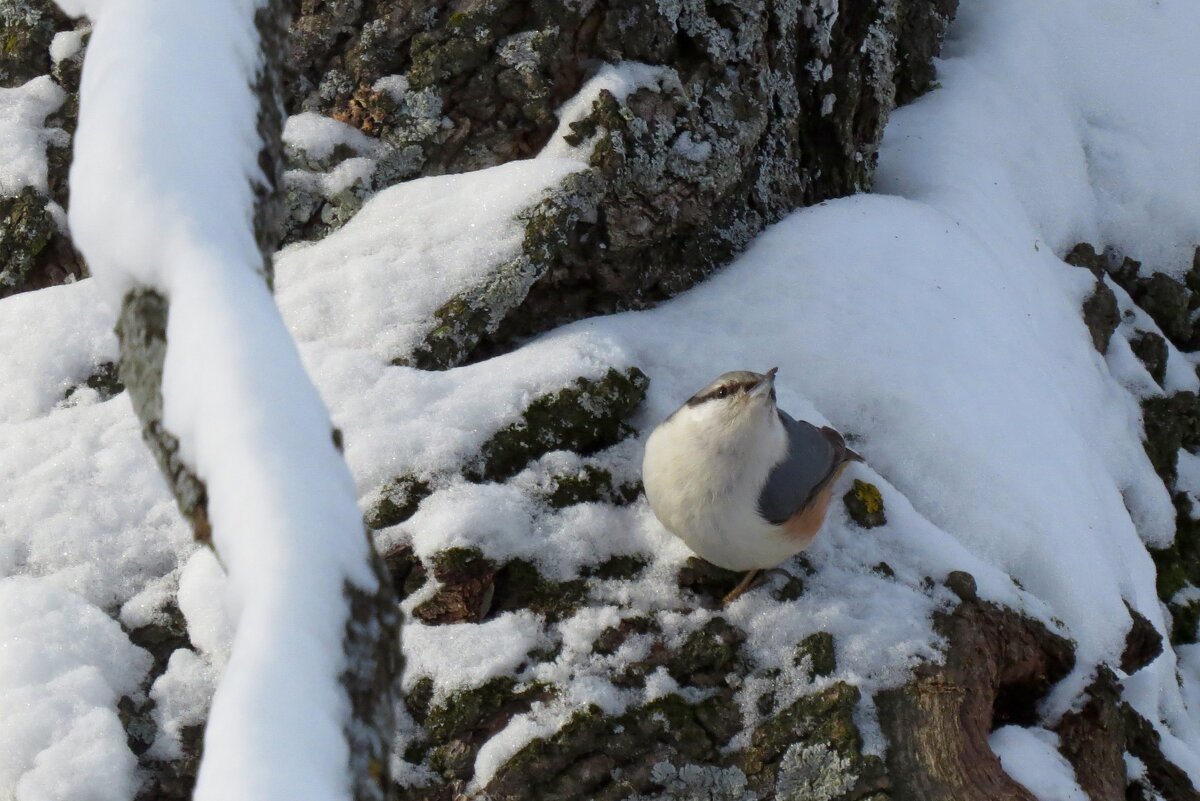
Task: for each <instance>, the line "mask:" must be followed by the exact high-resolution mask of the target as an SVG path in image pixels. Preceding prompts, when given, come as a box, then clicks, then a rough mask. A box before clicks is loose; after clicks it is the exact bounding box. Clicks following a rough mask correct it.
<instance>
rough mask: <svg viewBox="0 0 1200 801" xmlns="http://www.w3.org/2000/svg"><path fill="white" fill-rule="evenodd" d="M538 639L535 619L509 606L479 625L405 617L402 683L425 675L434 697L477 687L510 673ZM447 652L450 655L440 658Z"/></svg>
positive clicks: (538, 624)
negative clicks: (407, 621)
mask: <svg viewBox="0 0 1200 801" xmlns="http://www.w3.org/2000/svg"><path fill="white" fill-rule="evenodd" d="M543 644H544V640H543V638H542V635H541V621H540V619H539V618H538V616H536V615H532V614H530V613H528V612H509V613H507V614H504V615H500V616H499V617H496V618H494V619H492V620H489V621H487V622H485V623H481V624H479V625H473V624H470V623H457V624H452V625H448V626H424V625H421V624H420V623H411V624H409V625H407V626H405V628H404V655H405V659H406V660H407V663H408V664H407V667H406V669H405V680H404V683H405V689H411V687H412V685H413V684H415V683H416V681H417V680H418V679H420V678H422V677H426V676H428V677H429V678H431V679H432V680H433V681H434V684H435V687H436V689H437V691H438V693H439V695H437V696H435V697H439V698H440V697H445V695H447V694H449V693H451V692H454V691H455V690H464V689H469V688H471V687H478V686H479V685H481V684H483V683H484V682H486V681H487V680H489V679H493V678H496V677H497V676H503V675H506V674H509V673H512V672H513V670H515V669H516V668H517V667H518V666H519V665H521V664H522V663H523V662H524V661H525V658H526V657H527V656H528V654H529V652H530V651H532V650H533V649H535V648H537V647H538V646H540V645H543ZM448 654H454V658H453V659H446V658H445V657H446V656H447V655H448Z"/></svg>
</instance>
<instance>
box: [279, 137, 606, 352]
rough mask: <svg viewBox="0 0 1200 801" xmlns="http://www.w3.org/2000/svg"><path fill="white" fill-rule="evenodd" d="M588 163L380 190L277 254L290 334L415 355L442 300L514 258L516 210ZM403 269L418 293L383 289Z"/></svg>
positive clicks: (535, 164) (518, 234) (539, 165)
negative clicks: (316, 235) (326, 229)
mask: <svg viewBox="0 0 1200 801" xmlns="http://www.w3.org/2000/svg"><path fill="white" fill-rule="evenodd" d="M582 167H583V165H582V164H580V163H578V162H577V161H575V160H571V159H554V160H546V161H543V160H538V161H518V162H512V163H510V164H505V165H502V166H499V167H495V168H493V169H491V170H484V171H481V172H474V173H466V174H463V175H449V176H444V177H439V178H421V179H418V180H415V181H409V182H407V183H403V184H400V185H398V186H396V187H393V188H392V189H389V190H388V191H386V192H381V193H379V194H378V195H376V196H375V197H374V198H372V199H371V200H370V201H368V202H367V203H366V204H365V205H364V206H363V208H362V209H361V210H360V211H359V212H358V214H356V215H355V216H354V217H353V218H352V219H351V220H350V222H349V223H347V224H346V225H345V226H344V227H343V228H341V229H339V230H338V231H335V232H334V233H332V234H330V235H329V236H327V237H325V238H324V239H322V240H321V241H319V242H316V243H313V244H303V245H298V246H293V247H291V248H289V249H287V250H286V251H284V252H283V253H282V254H281V255H280V257H279V258H278V260H277V261H276V265H275V277H276V293H277V297H278V299H279V304H280V306H281V307H282V308H286V309H288V321H289V323H290V325H291V326H292V331H293V333H294V334H295V336H296V338H297V339H298V340H299V341H301V342H310V341H314V340H320V341H323V342H328V343H330V344H334V345H337V346H340V347H344V348H355V349H361V350H368V351H369V352H371V353H372V354H373V355H375V356H376V357H377V358H379V359H381V360H383V361H390V360H391V359H393V358H395V357H397V356H401V355H404V354H407V353H409V352H410V351H411V349H412V347H413V346H414V345H416V344H417V343H418V342H419V341H420V339H421V338H422V337H423V336H424V334H425V333H426V332H427V331H428V330H429V328H430V327H432V326H431V323H430V321H431V320H432V318H433V313H434V312H435V311H436V310H437V309H438V308H439V307H440V306H441V305H442V304H443V303H445V302H446V301H447V300H449V299H450V298H451V297H452V296H453V295H454V294H456V293H458V292H461V291H462V290H463V289H464V288H465V287H469V286H471V285H472V284H475V283H477V282H481V281H482V280H483V279H484V278H485V277H487V275H488V274H489V273H490V271H491V270H493V269H495V267H496V265H498V264H502V263H504V262H506V261H508V260H510V259H512V258H514V257H515V256H517V254H518V253H519V251H520V247H521V240H522V236H523V229H522V228H521V227H520V225H518V223H517V222H516V221H515V220H514V217H515V215H516V214H517V213H518V212H520V211H522V210H523V209H525V208H527V207H529V206H531V205H533V203H534V202H535V201H536V200H537V199H538V197H539V196H540V195H541V194H542V193H543V192H545V191H546V190H547V189H549V188H550V187H551V186H553V185H554V184H556V183H557V182H558V181H559V180H561V179H562V178H563V177H564V176H566V175H567V174H569V173H571V172H575V171H577V170H579V169H582ZM330 188H332V187H324V189H326V190H328V189H330ZM334 262H336V263H338V264H339V268H338V269H337V270H336V271H331V270H329V269H328V265H329V264H330V263H334ZM397 273H401V274H409V275H421V276H423V277H424V278H423V280H422V281H421V282H420V283H419V284H417V283H415V282H414V284H413V285H412V287H411V290H412V291H405V292H390V291H389V292H381V291H380V287H383V286H386V285H387V283H388V282H389V281H391V280H393V278H394V276H395V275H396V274H397Z"/></svg>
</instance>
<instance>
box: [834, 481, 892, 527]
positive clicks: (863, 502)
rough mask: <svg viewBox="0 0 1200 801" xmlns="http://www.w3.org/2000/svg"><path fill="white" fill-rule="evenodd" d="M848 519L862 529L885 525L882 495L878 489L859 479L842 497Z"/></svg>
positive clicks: (885, 518) (885, 517)
mask: <svg viewBox="0 0 1200 801" xmlns="http://www.w3.org/2000/svg"><path fill="white" fill-rule="evenodd" d="M842 501H843V502H844V503H845V504H846V512H847V513H848V514H849V515H850V519H851V520H853V521H854V522H855V523H857V524H858V525H860V526H862V527H863V528H875V527H876V526H882V525H884V524H886V523H887V515H886V514H885V513H884V508H883V495H882V494H881V493H880V492H879V487H876V486H875V485H874V484H870V483H868V482H866V481H861V480H859V479H855V480H854V485H853V486H852V487H851V488H850V491H849V492H847V493H846V494H845V495H844V496H843V497H842Z"/></svg>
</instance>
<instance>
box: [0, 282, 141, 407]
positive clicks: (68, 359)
mask: <svg viewBox="0 0 1200 801" xmlns="http://www.w3.org/2000/svg"><path fill="white" fill-rule="evenodd" d="M115 320H116V318H115V316H114V315H113V313H112V311H111V310H109V309H107V308H105V307H104V306H102V305H101V303H100V300H99V296H98V294H97V292H96V284H95V282H94V281H78V282H76V283H73V284H67V285H65V286H56V287H51V288H49V289H43V290H41V291H40V292H38V293H26V294H22V295H14V296H13V297H11V298H6V299H5V301H4V313H3V314H0V364H3V365H5V366H6V369H5V387H4V392H2V393H0V424H4V423H19V422H22V421H25V420H32V419H34V418H36V417H41V416H44V415H46V414H48V413H49V412H50V410H51V409H53V408H54V407H55V405H57V404H58V403H59V402H60V401H61V400H62V399H63V396H64V394H65V393H66V391H67V389H69V388H70V387H72V386H76V385H78V384H81V383H82V382H83V381H85V380H86V379H87V377H88V376H89V375H91V374H92V372H93V371H94V370H95V369H96V368H97V367H99V366H100V365H101V364H103V363H104V362H115V361H116V358H117V338H116V336H115V335H113V333H112V327H113V323H114V322H115Z"/></svg>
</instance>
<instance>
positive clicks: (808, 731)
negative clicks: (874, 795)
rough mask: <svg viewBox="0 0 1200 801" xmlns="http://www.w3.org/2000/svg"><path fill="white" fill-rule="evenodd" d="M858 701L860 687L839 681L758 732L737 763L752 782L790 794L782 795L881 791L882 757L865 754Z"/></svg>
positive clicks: (830, 796)
mask: <svg viewBox="0 0 1200 801" xmlns="http://www.w3.org/2000/svg"><path fill="white" fill-rule="evenodd" d="M858 701H859V691H858V689H857V688H855V687H852V686H850V685H848V684H841V683H839V684H835V685H833V686H831V687H829V688H828V689H826V690H824V691H822V692H819V693H816V694H813V695H809V696H805V697H803V698H800V699H799V700H797V701H796V702H794V703H793V704H791V705H790V706H788V707H786V708H785V709H783V710H781V711H780V712H779V713H777V714H776V715H774V716H773V717H771V718H770V719H769V720H768V721H767V722H765V723H764V724H762V725H761V726H759V727H758V728H757V729H756V730H755V731H754V733H753V735H752V736H751V741H750V746H749V747H748V748H747V749H746V750H745V751H744V752H742V753H741V754H740V755H739V757H738V760H737V762H738V765H739V766H740V767H741V768H742V770H744V771H745V772H746V775H748V776H749V777H751V781H752V783H753V786H755V787H761V788H764V789H765V788H771V789H772V790H773V791H774V792H775V793H788V794H789V795H780V796H779V797H780V798H784V797H787V798H797V799H799V798H822V799H828V800H829V801H832V800H833V799H840V798H843V797H845V796H847V795H852V797H861V796H862V795H865V794H866V792H867V791H869V790H877V789H882V788H883V787H885V786H886V780H885V771H884V766H883V763H882V761H881V760H880V759H879V758H878V757H876V756H872V755H864V754H863V753H862V747H863V744H862V737H861V735H860V734H859V731H858V727H857V725H856V724H855V722H854V710H855V707H856V706H857V704H858ZM804 793H807V794H808V795H804Z"/></svg>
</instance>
